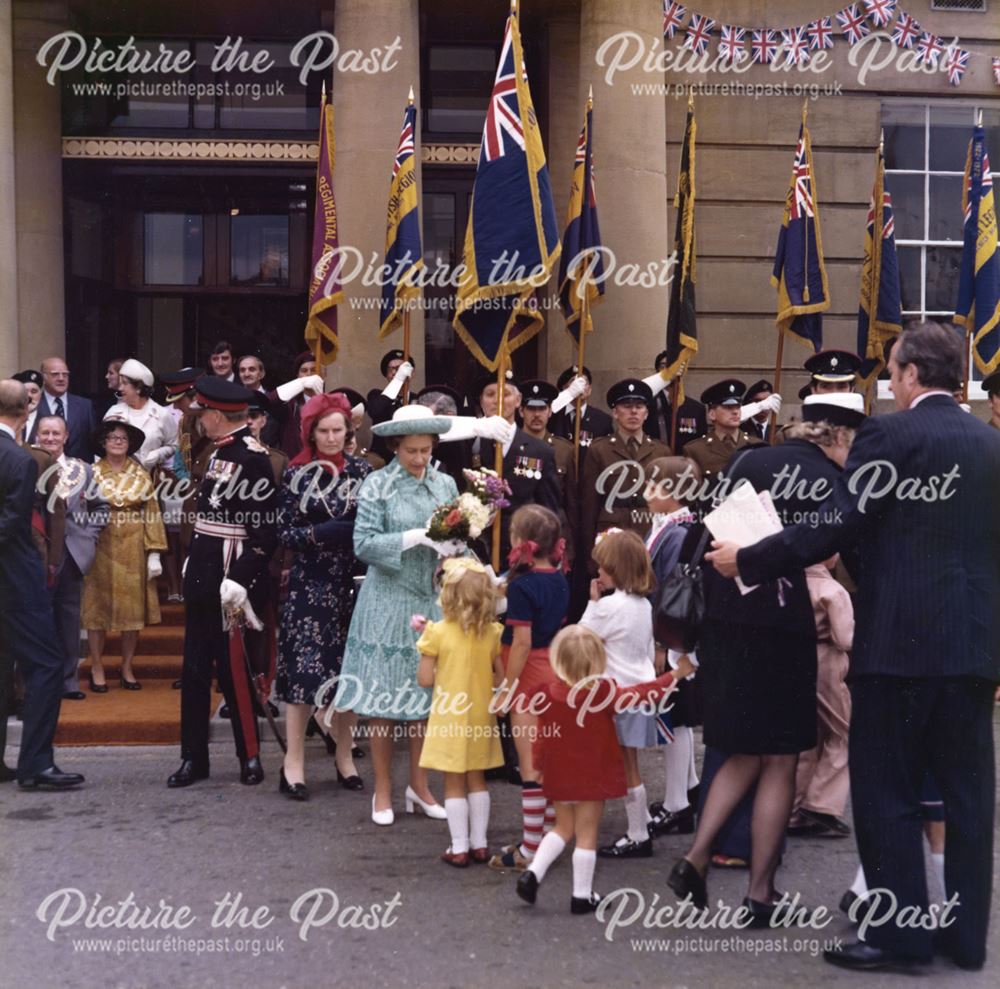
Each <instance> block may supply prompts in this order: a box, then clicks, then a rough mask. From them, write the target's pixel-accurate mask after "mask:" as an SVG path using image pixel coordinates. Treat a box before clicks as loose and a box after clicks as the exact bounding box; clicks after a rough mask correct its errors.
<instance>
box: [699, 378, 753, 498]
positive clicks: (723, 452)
mask: <svg viewBox="0 0 1000 989" xmlns="http://www.w3.org/2000/svg"><path fill="white" fill-rule="evenodd" d="M745 391H746V385H745V384H744V383H743V382H742V381H737V380H736V378H726V379H725V380H724V381H718V382H716V383H715V384H714V385H712V386H711V388H706V389H705V390H704V391H703V392H702V393H701V400H702V403H703V404H704V405H705V408H706V410H707V416H708V434H707V435H706V436H702V437H700V438H699V439H696V440H691V441H690V442H689V443H686V444H685V445H684V456H685V457H690V458H691V459H692V460H693V461H694V462H695V463H696V464H697V465H698V467H699V468H700V469H701V473H702V477H703V482H702V487H701V490H702V491H703V492H704V493H705V495H706V497H711V494H712V490H713V488H714V487H715V482H716V480H717V478H718V476H719V474H720V473H721V472H722V470H723V469H724V468H725V466H726V464H728V463H729V458H730V457H732V455H733V454H734V453H735V452H736V451H737V450H742V449H743V448H744V447H748V446H762V445H763V441H762V440H760V439H758V438H757V437H756V436H751V435H750V433H748V432H745V431H744V430H742V429H740V408H741V400H742V398H743V393H744V392H745Z"/></svg>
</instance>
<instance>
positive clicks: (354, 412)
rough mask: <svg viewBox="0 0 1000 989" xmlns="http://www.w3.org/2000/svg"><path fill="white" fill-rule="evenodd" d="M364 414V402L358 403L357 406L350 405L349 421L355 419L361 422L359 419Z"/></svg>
mask: <svg viewBox="0 0 1000 989" xmlns="http://www.w3.org/2000/svg"><path fill="white" fill-rule="evenodd" d="M364 414H365V403H364V402H358V404H357V405H352V406H351V419H352V420H353V419H357V420H358V421H359V422H360V421H361V417H362V416H363V415H364Z"/></svg>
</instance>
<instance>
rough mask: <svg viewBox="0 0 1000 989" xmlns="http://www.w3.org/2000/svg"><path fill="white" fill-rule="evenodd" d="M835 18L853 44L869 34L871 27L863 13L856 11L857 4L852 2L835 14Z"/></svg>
mask: <svg viewBox="0 0 1000 989" xmlns="http://www.w3.org/2000/svg"><path fill="white" fill-rule="evenodd" d="M837 20H838V21H839V22H840V26H841V28H843V31H844V34H846V35H847V40H848V41H849V42H850V43H851V44H852V45H853V44H857V42H859V41H860V40H861V39H862V38H867V37H868V35H869V34H871V30H872V29H871V28H870V27H869V26H868V22H867V21H866V20H865V15H864V14H861V13H859V12H858V5H857V4H856V3H852V4H850V5H849V6H847V7H845V8H844V9H843V10H841V11H840V12H839V13H838V14H837Z"/></svg>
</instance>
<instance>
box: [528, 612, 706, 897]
mask: <svg viewBox="0 0 1000 989" xmlns="http://www.w3.org/2000/svg"><path fill="white" fill-rule="evenodd" d="M549 655H550V662H551V664H552V670H553V673H554V674H555V677H554V679H553V680H552V681H551V682H550V683H549V684H548V685H547V686H546V687H545V688H544V694H545V698H546V700H547V702H548V703H547V706H546V709H545V711H544V712H543V713H542V714H541V715H540V717H539V721H538V735H537V738H536V741H535V751H534V756H535V760H534V761H535V766H536V768H538V769H539V770H540V771H541V774H542V776H543V778H544V779H545V792H546V795H547V796H548V797H549V799H551V800H552V801H553V802H554V803H555V811H556V824H555V827H554V828H553V829H552V830H551V831H550V832H549V833H548V834H547V835H545V837H544V838H543V839H542V842H541V844H540V845H539V846H538V851H537V852H536V853H535V856H534V858H533V859H532V861H531V864H530V865H529V866H528V869H527V871H526V872H524V873H523V874H522V875H521V877H520V878H519V879H518V881H517V895H518V896H520V897H521V899H522V900H526V901H527V902H528V903H534V902H535V898H536V896H537V895H538V886H539V884H540V883H541V881H542V879H544V878H545V873H546V872H547V871H548V868H549V866H550V865H552V863H553V862H554V861H555V860H556V859H557V858H558V857H559V855H560V854H561V853H562V851H563V849H564V848H565V847H566V844H567V843H568V842H569V840H570V839H571V838H573V837H575V838H576V847H575V849H574V850H573V897H572V900H571V901H570V909H571V911H572V912H573V913H577V914H582V913H592V912H593V911H594V910H595V909H596V908H597V904H598V903H599V902H600V897H599V896H597V895H596V894H595V893H594V892H593V879H594V865H595V864H596V862H597V831H598V828H599V827H600V823H601V814H602V813H603V811H604V801H605V800H614V799H617V798H619V797H624V796H625V789H626V787H625V764H624V762H623V760H622V752H621V746H620V745H619V744H618V736H617V733H616V731H615V712H616V711H621V710H625V709H626V708H634V707H635V706H636V705H637V704H639V703H642V702H644V701H646V702H654V701H659V699H660V698H662V697H665V696H666V695H667V694H668V693H670V691H671V690H672V689H673V686H674V684H675V682H677V681H680V680H682V679H683V678H684V677H686V676H688V674H690V673H691V672H692V671H693V669H694V667H693V666H692V665H691V662H690V660H689V659H688V657H687V656H682V657H681V660H680V662H679V663H678V666H677V669H676V670H673V671H672V672H670V673H664V674H663V675H662V676H660V677H657V679H655V680H652V681H650V682H647V683H641V684H636V685H635V686H632V687H619V686H618V684H616V683H615V681H614V680H612V679H610V678H608V677H606V676H604V671H605V667H606V664H607V657H606V655H605V652H604V644H603V643H602V642H601V640H600V638H599V637H598V636H597V635H596V634H595V633H594V632H592V631H591V630H590V629H588V628H585V627H584V626H582V625H570V626H568V627H566V628H565V629H563V630H562V631H561V632H560V633H559V634H558V635H557V636H556V637H555V639H554V640H553V641H552V647H551V650H550V654H549ZM652 707H653V705H652V704H650V709H651V710H652Z"/></svg>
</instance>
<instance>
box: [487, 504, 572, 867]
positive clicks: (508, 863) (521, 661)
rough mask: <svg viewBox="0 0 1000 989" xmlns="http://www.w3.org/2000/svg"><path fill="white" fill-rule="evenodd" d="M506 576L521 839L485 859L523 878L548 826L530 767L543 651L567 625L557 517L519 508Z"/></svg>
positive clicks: (507, 666) (551, 817) (544, 679)
mask: <svg viewBox="0 0 1000 989" xmlns="http://www.w3.org/2000/svg"><path fill="white" fill-rule="evenodd" d="M510 541H511V547H512V548H511V552H510V558H509V563H510V571H509V572H508V577H507V618H506V622H505V627H504V632H503V637H502V638H501V642H502V643H503V651H502V654H501V655H502V660H503V666H504V672H505V675H506V676H505V684H504V688H503V693H502V695H501V698H502V700H503V702H504V705H505V706H506V707H507V708H508V709H509V711H510V723H511V731H512V734H513V735H514V745H515V747H516V748H517V757H518V762H519V763H520V767H521V779H522V783H521V787H522V790H521V810H522V815H523V818H524V838H523V841H522V842H521V844H520V845H516V844H514V845H508V846H507V847H506V848H504V849H503V851H502V852H500V854H499V855H494V856H493V858H491V859H490V866H491V867H492V868H494V869H512V870H514V871H516V872H522V871H523V870H524V869H526V868H527V867H528V864H529V863H530V862H531V859H532V858H533V857H534V854H535V851H536V850H537V848H538V843H539V842H540V841H541V840H542V830H543V826H544V825H545V823H546V819H548V823H549V825H550V826H551V825H552V824H553V823H554V822H555V812H554V810H553V809H552V808H551V807H549V806H547V802H546V800H545V791H544V790H543V788H542V781H541V779H540V776H539V773H538V772H537V771H536V770H535V766H534V762H533V760H532V745H533V743H534V740H535V734H536V730H537V727H538V712H539V710H540V708H539V705H544V704H545V687H546V686H548V685H549V684H550V683H551V682H552V679H553V677H554V674H553V672H552V667H551V665H550V664H549V644H550V643H551V642H552V640H553V638H555V635H556V633H557V632H558V631H559V629H560V628H562V626H563V624H564V623H565V621H566V611H567V609H568V608H569V583H568V582H567V580H566V576H565V574H564V573H563V572H562V566H561V564H562V557H563V552H564V550H565V541H564V540H563V538H562V525H561V523H560V521H559V517H558V516H557V515H556V514H555V513H554V512H551V511H549V509H547V508H542V507H541V506H540V505H524V506H523V507H521V508H519V509H518V510H517V511H516V512H515V513H514V517H513V518H512V519H511V522H510Z"/></svg>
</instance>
